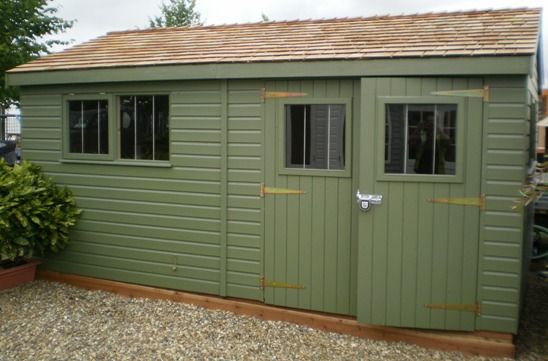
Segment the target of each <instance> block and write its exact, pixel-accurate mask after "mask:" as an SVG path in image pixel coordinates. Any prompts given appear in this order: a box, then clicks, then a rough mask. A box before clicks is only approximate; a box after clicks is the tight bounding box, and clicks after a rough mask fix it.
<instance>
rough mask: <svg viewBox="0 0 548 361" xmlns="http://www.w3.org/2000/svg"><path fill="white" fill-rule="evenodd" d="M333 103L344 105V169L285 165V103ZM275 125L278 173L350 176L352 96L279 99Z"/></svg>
mask: <svg viewBox="0 0 548 361" xmlns="http://www.w3.org/2000/svg"><path fill="white" fill-rule="evenodd" d="M312 104H319V105H334V104H341V105H344V106H345V125H344V131H345V143H346V144H345V145H344V147H345V148H344V152H345V159H344V169H315V168H288V167H286V166H285V160H286V149H287V148H286V139H285V137H286V119H285V116H286V112H285V107H286V105H312ZM276 123H277V124H276V125H277V128H278V134H277V135H278V139H277V141H276V145H277V148H278V149H277V151H276V155H277V157H278V162H277V168H278V169H277V171H278V174H280V175H300V176H324V177H350V176H351V174H352V173H351V171H352V134H351V129H352V98H349V97H336V98H286V99H280V100H279V103H278V109H277V116H276Z"/></svg>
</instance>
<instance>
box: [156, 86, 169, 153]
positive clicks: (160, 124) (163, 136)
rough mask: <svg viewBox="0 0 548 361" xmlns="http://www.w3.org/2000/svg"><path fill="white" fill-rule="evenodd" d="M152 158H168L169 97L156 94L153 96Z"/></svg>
mask: <svg viewBox="0 0 548 361" xmlns="http://www.w3.org/2000/svg"><path fill="white" fill-rule="evenodd" d="M154 99H155V105H154V137H155V150H154V151H155V156H154V159H158V160H168V159H169V97H168V96H167V95H157V96H155V97H154Z"/></svg>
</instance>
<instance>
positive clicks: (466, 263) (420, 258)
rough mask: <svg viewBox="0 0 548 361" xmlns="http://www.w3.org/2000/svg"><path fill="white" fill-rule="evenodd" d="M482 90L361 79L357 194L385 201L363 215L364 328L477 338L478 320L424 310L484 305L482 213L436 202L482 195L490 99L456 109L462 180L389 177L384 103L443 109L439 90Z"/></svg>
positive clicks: (475, 84) (471, 83) (458, 82)
mask: <svg viewBox="0 0 548 361" xmlns="http://www.w3.org/2000/svg"><path fill="white" fill-rule="evenodd" d="M481 87H482V82H481V81H480V80H477V79H446V78H444V79H441V78H440V79H433V78H425V79H420V78H367V79H362V98H361V100H362V116H361V122H362V123H361V128H360V137H361V139H362V142H361V143H360V151H359V157H360V165H361V166H360V172H359V188H360V191H361V193H362V194H363V193H370V194H381V195H383V197H384V199H383V203H382V204H381V205H373V206H371V210H370V211H368V212H367V213H364V212H361V213H360V215H359V216H358V223H359V241H358V275H359V278H358V309H357V316H358V320H359V321H360V322H363V323H374V324H382V325H389V326H402V327H415V328H433V329H451V330H473V329H474V322H475V317H476V315H475V314H474V313H472V312H467V311H462V310H458V311H457V310H443V309H432V308H427V307H425V305H427V304H443V305H446V304H451V305H454V304H458V305H462V304H474V303H476V279H477V247H478V232H479V211H480V210H479V208H478V207H474V206H462V205H450V204H439V203H431V202H430V201H429V200H432V199H435V198H462V197H472V198H473V197H476V198H477V197H479V196H480V171H481V132H482V119H483V104H482V100H481V99H477V98H466V99H458V100H455V102H456V103H455V104H457V106H458V108H457V114H458V119H457V128H458V129H457V161H456V164H457V167H458V169H457V175H456V176H446V175H443V176H440V175H428V176H425V175H416V174H412V175H411V174H408V175H405V174H404V175H398V176H392V175H386V174H384V168H385V158H384V152H385V147H384V143H385V137H384V131H385V129H386V127H385V115H384V109H385V104H390V103H392V102H401V103H402V104H403V103H405V102H406V101H407V100H408V101H409V103H410V104H413V103H415V102H417V101H420V99H421V98H423V99H426V100H425V102H426V103H429V102H432V101H434V102H439V103H441V104H443V103H446V102H448V101H452V100H448V98H447V97H439V98H436V97H433V96H432V95H431V92H432V91H438V90H452V89H473V88H481ZM433 99H434V100H433ZM435 99H440V100H439V101H437V100H435ZM459 127H460V128H459ZM406 132H407V130H406ZM459 132H460V133H459ZM408 134H409V133H408ZM436 142H437V141H436ZM436 144H438V143H436Z"/></svg>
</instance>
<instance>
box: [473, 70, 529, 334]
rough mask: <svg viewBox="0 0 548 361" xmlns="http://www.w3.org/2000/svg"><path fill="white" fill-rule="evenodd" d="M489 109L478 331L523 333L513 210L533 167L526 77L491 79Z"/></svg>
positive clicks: (518, 222) (518, 229) (519, 218)
mask: <svg viewBox="0 0 548 361" xmlns="http://www.w3.org/2000/svg"><path fill="white" fill-rule="evenodd" d="M486 83H487V84H488V85H489V90H490V101H489V103H486V105H485V107H484V127H483V142H484V150H483V162H482V167H483V171H482V172H483V175H482V193H484V194H485V196H486V200H487V201H486V209H485V211H484V212H482V213H481V229H480V245H479V256H478V264H479V273H478V301H479V302H480V304H481V315H480V316H479V317H478V318H477V319H476V328H477V329H481V330H489V331H500V332H512V333H515V332H517V327H518V320H519V305H520V292H521V273H522V270H521V269H522V262H523V260H522V247H523V232H524V226H523V213H522V212H519V211H516V210H515V209H513V206H514V205H515V201H516V200H517V199H518V197H519V190H520V189H521V187H522V184H523V182H524V180H525V177H526V172H527V167H528V164H527V163H528V161H529V156H528V146H529V140H528V139H529V137H528V134H529V118H528V116H529V115H528V113H529V112H528V110H527V103H526V99H527V83H526V77H525V76H522V77H518V76H515V77H489V78H487V79H486Z"/></svg>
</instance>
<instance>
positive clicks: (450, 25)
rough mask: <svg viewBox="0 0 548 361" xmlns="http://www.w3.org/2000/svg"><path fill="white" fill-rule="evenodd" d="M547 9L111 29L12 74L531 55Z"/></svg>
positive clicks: (19, 67) (19, 68)
mask: <svg viewBox="0 0 548 361" xmlns="http://www.w3.org/2000/svg"><path fill="white" fill-rule="evenodd" d="M540 16H541V9H527V8H522V9H505V10H485V11H466V12H452V13H428V14H416V15H398V16H375V17H368V18H351V19H350V18H346V19H331V20H302V21H282V22H261V23H252V24H234V25H220V26H191V27H174V28H163V29H146V30H130V31H119V32H111V33H108V34H107V35H105V36H102V37H99V38H97V39H94V40H91V41H89V42H86V43H83V44H81V45H77V46H75V47H73V48H70V49H68V50H65V51H63V52H60V53H55V54H51V55H47V56H44V57H42V58H40V59H37V60H34V61H31V62H29V63H27V64H24V65H21V66H18V67H17V68H15V69H12V70H11V72H27V71H47V70H65V69H88V68H113V67H127V66H148V65H167V64H206V63H253V62H279V61H311V60H340V59H372V58H409V57H447V56H496V55H529V54H534V53H535V52H536V49H537V41H538V36H539V24H540Z"/></svg>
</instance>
